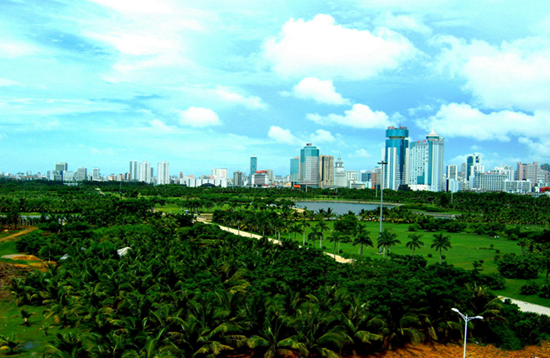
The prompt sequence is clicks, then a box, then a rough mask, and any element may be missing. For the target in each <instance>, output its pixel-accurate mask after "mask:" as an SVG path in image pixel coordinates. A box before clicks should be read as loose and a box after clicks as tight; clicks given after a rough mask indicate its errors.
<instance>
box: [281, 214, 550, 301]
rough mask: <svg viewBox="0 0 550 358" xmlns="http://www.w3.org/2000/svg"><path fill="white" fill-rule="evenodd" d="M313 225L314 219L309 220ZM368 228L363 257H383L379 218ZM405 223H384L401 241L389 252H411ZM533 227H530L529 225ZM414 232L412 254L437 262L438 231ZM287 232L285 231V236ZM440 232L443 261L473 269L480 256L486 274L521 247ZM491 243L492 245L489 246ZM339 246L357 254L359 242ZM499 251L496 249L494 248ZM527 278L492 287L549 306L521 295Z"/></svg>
mask: <svg viewBox="0 0 550 358" xmlns="http://www.w3.org/2000/svg"><path fill="white" fill-rule="evenodd" d="M334 222H335V221H332V222H328V223H327V224H328V226H329V230H328V231H326V232H325V233H324V234H325V239H324V240H323V246H324V247H325V250H324V251H326V252H328V253H333V252H334V243H333V242H330V241H329V240H328V237H329V236H330V233H331V231H332V226H333V225H334ZM311 224H312V225H313V226H315V222H311ZM364 224H365V225H366V226H367V229H368V230H369V231H370V232H371V238H372V241H373V242H374V246H375V247H374V248H370V247H369V248H366V247H365V248H364V250H363V254H364V256H365V257H370V258H374V259H382V255H380V254H379V253H378V249H377V248H376V238H377V237H378V233H379V232H380V223H379V222H365V223H364ZM408 228H409V225H408V224H394V223H384V229H388V230H389V231H390V232H393V233H395V234H397V239H398V240H399V241H401V243H400V244H398V245H396V246H394V247H392V248H391V252H393V253H396V254H400V255H412V250H410V249H408V248H406V246H405V245H406V243H407V242H408V241H409V238H408V235H409V234H411V233H413V232H410V231H408ZM531 228H533V227H531ZM310 232H311V228H306V238H307V235H308V234H309V233H310ZM414 233H415V234H420V235H422V239H421V241H423V242H424V244H425V246H424V247H422V248H420V249H417V250H416V252H415V254H416V255H421V256H422V257H424V258H425V259H426V260H427V261H428V264H435V263H439V251H436V250H435V249H432V248H430V246H431V244H432V241H433V237H434V235H435V234H438V233H440V232H425V231H423V230H418V231H416V232H414ZM286 235H288V234H285V236H286ZM443 235H445V236H450V241H451V248H450V249H449V250H448V251H443V255H444V256H445V259H444V261H446V262H447V263H448V264H451V265H454V266H456V267H460V268H463V269H465V270H471V269H473V268H474V267H473V264H472V263H473V261H479V260H483V261H484V263H483V266H482V267H481V269H482V270H481V272H482V273H485V274H489V273H498V269H497V264H496V262H495V256H496V255H499V256H502V255H505V254H508V253H515V254H517V255H521V247H520V246H519V245H518V244H517V241H512V240H508V239H506V238H498V239H496V238H492V237H488V236H479V235H477V234H475V233H466V232H461V233H447V232H443ZM291 237H292V238H294V234H291ZM302 238H303V234H297V240H298V241H299V243H300V244H301V243H302ZM491 245H493V248H491ZM316 247H319V242H317V243H316ZM340 250H341V251H342V254H343V255H346V254H347V255H350V256H352V257H356V255H357V254H358V252H359V246H353V245H352V244H351V243H341V244H340ZM497 250H499V251H500V252H499V253H497V252H496V251H497ZM428 254H431V255H432V257H428ZM527 281H528V280H518V279H506V289H504V290H497V291H495V293H496V294H498V295H501V296H506V297H511V298H514V299H518V300H522V301H526V302H530V303H534V304H538V305H541V306H546V307H550V299H547V298H540V297H539V296H538V295H529V296H526V295H521V294H520V293H519V292H520V288H521V286H523V285H525V284H526V283H527ZM535 281H536V282H537V283H538V284H539V285H541V284H543V283H544V282H545V273H540V274H539V276H538V278H537V279H536V280H535Z"/></svg>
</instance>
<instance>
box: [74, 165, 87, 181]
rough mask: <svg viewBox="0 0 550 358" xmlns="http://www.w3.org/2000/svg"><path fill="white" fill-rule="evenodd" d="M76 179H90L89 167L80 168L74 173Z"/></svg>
mask: <svg viewBox="0 0 550 358" xmlns="http://www.w3.org/2000/svg"><path fill="white" fill-rule="evenodd" d="M74 179H75V180H76V181H84V180H88V169H86V168H84V167H80V168H78V169H77V171H76V173H75V174H74Z"/></svg>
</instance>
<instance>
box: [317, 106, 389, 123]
mask: <svg viewBox="0 0 550 358" xmlns="http://www.w3.org/2000/svg"><path fill="white" fill-rule="evenodd" d="M344 113H345V115H343V116H342V115H339V114H329V115H327V116H321V115H319V114H311V113H310V114H307V115H306V118H307V119H309V120H310V121H314V122H316V123H319V124H324V125H335V124H336V125H343V126H349V127H353V128H361V129H372V128H378V129H384V128H386V127H388V126H391V125H394V123H392V122H391V121H390V120H389V119H388V115H387V114H386V113H384V112H381V111H372V110H371V109H370V108H369V106H367V105H364V104H360V103H358V104H354V105H353V107H352V108H351V109H350V110H348V111H345V112H344Z"/></svg>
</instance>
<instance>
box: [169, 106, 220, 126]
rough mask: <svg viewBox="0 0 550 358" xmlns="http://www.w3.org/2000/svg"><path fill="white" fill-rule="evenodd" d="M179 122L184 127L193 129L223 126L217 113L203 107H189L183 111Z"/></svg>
mask: <svg viewBox="0 0 550 358" xmlns="http://www.w3.org/2000/svg"><path fill="white" fill-rule="evenodd" d="M179 122H180V124H181V125H183V126H191V127H208V126H218V125H220V124H222V123H221V121H220V118H219V117H218V115H217V114H216V112H214V111H213V110H211V109H209V108H202V107H189V108H188V109H186V110H183V111H181V112H180V118H179Z"/></svg>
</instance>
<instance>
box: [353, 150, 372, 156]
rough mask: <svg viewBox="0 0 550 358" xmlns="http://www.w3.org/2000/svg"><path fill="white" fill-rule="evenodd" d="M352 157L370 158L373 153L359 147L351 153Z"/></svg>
mask: <svg viewBox="0 0 550 358" xmlns="http://www.w3.org/2000/svg"><path fill="white" fill-rule="evenodd" d="M349 157H350V158H370V157H372V155H371V154H370V153H369V152H367V151H366V150H364V149H357V150H356V151H355V153H353V154H350V155H349Z"/></svg>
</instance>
